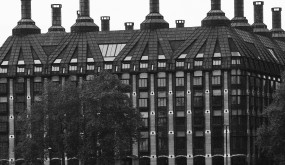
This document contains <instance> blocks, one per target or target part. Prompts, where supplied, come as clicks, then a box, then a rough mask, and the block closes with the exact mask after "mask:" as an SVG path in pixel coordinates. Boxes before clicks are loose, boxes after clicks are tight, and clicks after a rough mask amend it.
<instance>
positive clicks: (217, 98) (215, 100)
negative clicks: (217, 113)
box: [212, 89, 223, 106]
mask: <svg viewBox="0 0 285 165" xmlns="http://www.w3.org/2000/svg"><path fill="white" fill-rule="evenodd" d="M222 101H223V99H222V90H220V89H215V90H213V97H212V105H213V106H222V104H223V103H222Z"/></svg>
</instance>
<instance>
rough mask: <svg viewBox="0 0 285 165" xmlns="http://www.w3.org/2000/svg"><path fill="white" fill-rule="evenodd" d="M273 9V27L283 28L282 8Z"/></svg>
mask: <svg viewBox="0 0 285 165" xmlns="http://www.w3.org/2000/svg"><path fill="white" fill-rule="evenodd" d="M271 10H272V29H281V11H282V8H280V7H274V8H272V9H271Z"/></svg>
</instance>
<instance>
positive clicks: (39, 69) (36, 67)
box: [34, 66, 43, 73]
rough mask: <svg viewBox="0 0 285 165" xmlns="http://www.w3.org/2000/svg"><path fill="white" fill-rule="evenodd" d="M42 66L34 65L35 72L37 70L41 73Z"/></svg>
mask: <svg viewBox="0 0 285 165" xmlns="http://www.w3.org/2000/svg"><path fill="white" fill-rule="evenodd" d="M42 70H43V69H42V67H41V66H35V67H34V72H37V73H39V72H42Z"/></svg>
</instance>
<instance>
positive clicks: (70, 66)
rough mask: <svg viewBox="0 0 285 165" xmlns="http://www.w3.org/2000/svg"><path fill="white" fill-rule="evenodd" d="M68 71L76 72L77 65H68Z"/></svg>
mask: <svg viewBox="0 0 285 165" xmlns="http://www.w3.org/2000/svg"><path fill="white" fill-rule="evenodd" d="M69 71H77V65H69Z"/></svg>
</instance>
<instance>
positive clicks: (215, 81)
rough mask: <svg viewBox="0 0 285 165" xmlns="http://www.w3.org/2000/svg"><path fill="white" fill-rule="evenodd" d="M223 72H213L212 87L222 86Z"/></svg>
mask: <svg viewBox="0 0 285 165" xmlns="http://www.w3.org/2000/svg"><path fill="white" fill-rule="evenodd" d="M221 75H222V73H221V70H214V71H213V72H212V85H221Z"/></svg>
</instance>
